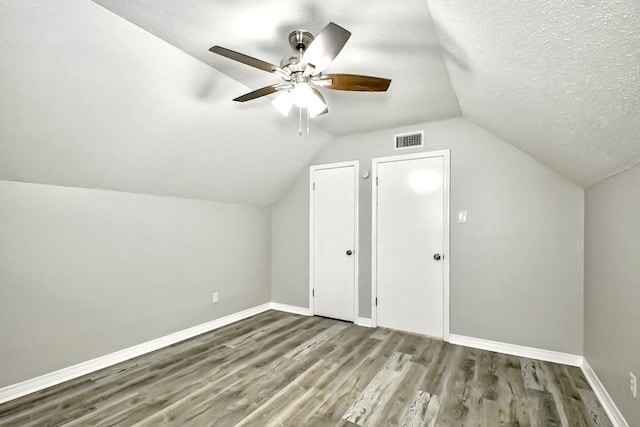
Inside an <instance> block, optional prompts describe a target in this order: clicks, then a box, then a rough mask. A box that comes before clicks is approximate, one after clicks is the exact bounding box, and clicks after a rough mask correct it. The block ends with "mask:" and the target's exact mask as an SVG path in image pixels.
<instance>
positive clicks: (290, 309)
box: [269, 302, 313, 316]
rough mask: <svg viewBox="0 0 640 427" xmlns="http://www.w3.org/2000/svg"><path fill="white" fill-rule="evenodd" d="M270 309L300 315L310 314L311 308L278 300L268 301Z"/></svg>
mask: <svg viewBox="0 0 640 427" xmlns="http://www.w3.org/2000/svg"><path fill="white" fill-rule="evenodd" d="M269 305H270V307H271V309H273V310H278V311H284V312H286V313H293V314H300V315H302V316H312V315H313V313H311V310H310V309H308V308H307V307H298V306H297V305H289V304H280V303H279V302H272V303H269Z"/></svg>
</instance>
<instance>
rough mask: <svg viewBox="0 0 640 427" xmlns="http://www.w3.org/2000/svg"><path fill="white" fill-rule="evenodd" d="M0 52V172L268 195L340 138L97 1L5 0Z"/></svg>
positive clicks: (84, 183) (194, 194)
mask: <svg viewBox="0 0 640 427" xmlns="http://www.w3.org/2000/svg"><path fill="white" fill-rule="evenodd" d="M0 52H2V60H0V179H5V180H18V181H27V182H35V183H45V184H58V185H65V186H77V187H88V188H102V189H112V190H120V191H128V192H138V193H149V194H157V195H168V196H179V197H190V198H203V199H214V200H228V201H235V202H248V203H257V204H270V203H272V202H274V201H275V200H276V199H277V197H278V195H279V194H280V193H281V192H282V191H283V190H284V188H286V187H287V186H288V185H289V184H290V181H291V180H292V179H293V177H294V176H296V175H297V174H298V173H299V171H300V170H301V169H302V168H303V167H304V165H305V164H306V163H307V162H308V161H309V160H310V159H311V157H312V156H313V155H314V154H315V153H316V152H317V151H318V150H319V149H320V148H321V147H322V146H324V144H326V143H327V142H329V141H330V140H331V137H330V136H329V135H327V134H326V133H325V132H323V131H322V130H321V129H318V128H312V134H311V136H309V137H307V136H304V137H299V136H298V134H297V131H296V130H297V125H296V124H295V123H290V122H289V121H288V120H285V119H284V118H283V117H281V116H278V115H277V114H265V111H261V110H260V109H252V108H247V107H246V106H244V105H239V104H237V103H232V102H230V101H229V100H230V99H231V98H232V97H234V96H235V95H237V94H238V93H242V92H244V91H246V90H247V88H246V87H244V86H242V85H241V84H239V83H237V82H236V81H234V80H232V79H230V78H228V77H227V76H225V75H224V74H222V73H220V72H218V71H216V70H215V69H213V68H212V67H210V66H208V65H205V64H203V63H202V62H201V61H198V60H196V59H194V58H193V57H191V56H190V55H187V54H185V53H184V52H182V51H180V50H179V49H176V48H175V47H173V46H171V45H169V44H167V43H166V42H164V41H162V40H160V39H159V38H157V37H155V36H153V35H151V34H149V33H148V32H146V31H144V30H142V29H140V28H139V27H137V26H135V25H133V24H131V23H129V22H127V21H125V20H123V19H121V18H119V17H117V16H116V15H114V14H112V13H111V12H109V11H107V10H105V9H104V8H102V7H100V6H98V5H96V4H95V3H92V2H91V1H89V0H52V1H46V2H42V1H38V0H21V1H16V2H0ZM267 113H272V111H271V109H267Z"/></svg>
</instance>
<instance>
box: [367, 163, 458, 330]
mask: <svg viewBox="0 0 640 427" xmlns="http://www.w3.org/2000/svg"><path fill="white" fill-rule="evenodd" d="M430 157H442V158H443V160H444V218H443V220H444V221H443V224H444V254H443V255H444V258H443V261H444V266H443V267H444V271H443V282H444V283H443V286H444V289H443V293H442V294H443V301H442V306H443V307H442V308H443V310H442V313H443V317H444V318H443V323H442V325H443V327H442V329H443V331H442V338H443V339H444V340H445V341H447V342H448V341H449V260H450V259H451V251H450V250H449V228H450V221H449V216H450V215H449V211H450V205H449V203H450V187H451V185H450V175H451V172H450V169H451V151H450V150H439V151H428V152H421V153H412V154H403V155H398V156H387V157H377V158H374V159H372V160H371V176H372V178H371V179H372V181H371V185H372V191H371V320H372V322H373V326H374V327H375V326H377V325H378V309H377V306H376V298H377V297H378V277H377V274H376V272H377V262H378V259H377V256H376V254H377V252H378V235H377V234H378V233H377V227H376V223H377V221H378V209H377V207H378V191H377V189H376V188H375V186H376V185H377V184H376V182H377V179H378V164H379V163H384V162H389V161H401V160H413V159H423V158H430Z"/></svg>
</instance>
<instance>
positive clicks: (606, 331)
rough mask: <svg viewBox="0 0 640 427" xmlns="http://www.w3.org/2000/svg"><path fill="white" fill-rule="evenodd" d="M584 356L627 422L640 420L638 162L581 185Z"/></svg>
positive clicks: (631, 423) (639, 170)
mask: <svg viewBox="0 0 640 427" xmlns="http://www.w3.org/2000/svg"><path fill="white" fill-rule="evenodd" d="M585 214H586V221H585V298H584V301H585V353H584V354H585V358H586V359H587V361H588V362H589V364H590V365H591V367H592V368H593V369H594V370H595V372H596V374H597V375H598V378H600V380H601V381H602V383H603V384H604V386H605V388H606V389H607V391H608V392H609V395H610V396H611V397H612V398H613V400H614V401H615V402H616V405H617V406H618V408H619V409H620V411H621V412H622V414H623V415H624V417H625V418H626V420H627V422H628V423H629V425H630V426H640V398H639V399H635V400H634V399H633V398H632V397H631V393H630V392H629V372H634V373H635V374H636V376H637V377H638V378H639V379H640V308H639V307H640V262H639V261H640V259H639V256H640V167H635V168H634V169H631V170H628V171H626V172H623V173H621V174H619V175H616V176H614V177H612V178H609V179H607V180H605V181H602V182H600V183H598V184H595V185H594V186H592V187H589V188H588V189H587V190H586V209H585Z"/></svg>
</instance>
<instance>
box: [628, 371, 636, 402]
mask: <svg viewBox="0 0 640 427" xmlns="http://www.w3.org/2000/svg"><path fill="white" fill-rule="evenodd" d="M637 387H638V380H637V379H636V376H635V375H634V374H633V372H629V391H631V395H632V396H633V397H634V398H635V397H638V393H637Z"/></svg>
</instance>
